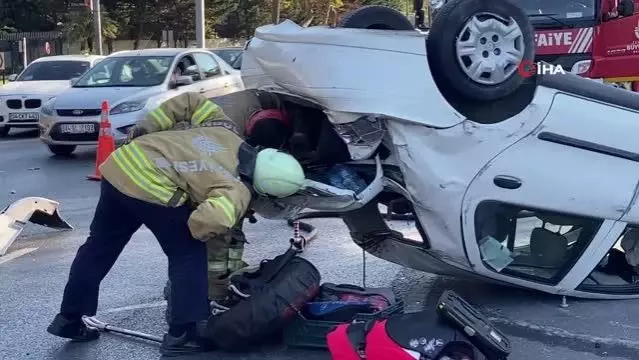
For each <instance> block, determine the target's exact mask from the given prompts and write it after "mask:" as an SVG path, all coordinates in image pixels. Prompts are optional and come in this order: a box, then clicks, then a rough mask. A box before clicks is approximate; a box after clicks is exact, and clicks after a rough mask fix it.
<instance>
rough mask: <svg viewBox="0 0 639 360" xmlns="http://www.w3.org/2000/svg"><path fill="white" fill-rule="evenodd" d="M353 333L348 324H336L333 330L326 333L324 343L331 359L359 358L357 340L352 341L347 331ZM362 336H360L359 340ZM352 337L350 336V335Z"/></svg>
mask: <svg viewBox="0 0 639 360" xmlns="http://www.w3.org/2000/svg"><path fill="white" fill-rule="evenodd" d="M349 329H350V331H351V333H353V329H352V328H351V325H350V324H341V325H338V326H337V327H336V328H335V329H334V330H332V331H331V332H329V333H328V334H327V335H326V343H327V345H328V350H329V351H330V353H331V359H332V360H361V359H362V357H361V356H360V353H359V349H358V348H359V346H360V344H359V342H356V341H353V340H352V339H350V338H349V336H348V331H349ZM365 336H366V334H365V333H364V336H360V337H361V340H363V339H364V337H365ZM351 337H352V336H351Z"/></svg>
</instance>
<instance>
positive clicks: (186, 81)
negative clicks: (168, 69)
mask: <svg viewBox="0 0 639 360" xmlns="http://www.w3.org/2000/svg"><path fill="white" fill-rule="evenodd" d="M193 82H194V81H193V78H192V77H191V76H187V75H182V76H178V77H176V78H175V80H174V81H172V82H171V83H170V85H169V87H170V88H171V89H177V88H179V87H181V86H186V85H191V84H193Z"/></svg>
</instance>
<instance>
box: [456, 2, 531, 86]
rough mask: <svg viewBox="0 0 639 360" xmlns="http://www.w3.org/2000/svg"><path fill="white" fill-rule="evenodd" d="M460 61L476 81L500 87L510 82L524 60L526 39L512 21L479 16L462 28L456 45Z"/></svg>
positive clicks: (483, 15) (491, 15)
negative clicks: (508, 80) (505, 82)
mask: <svg viewBox="0 0 639 360" xmlns="http://www.w3.org/2000/svg"><path fill="white" fill-rule="evenodd" d="M455 45H456V46H455V48H456V52H457V61H458V63H459V65H460V66H461V68H462V70H463V71H464V72H465V73H466V75H468V77H469V78H470V79H472V80H473V81H475V82H477V83H479V84H484V85H497V84H500V83H502V82H504V81H506V80H507V79H508V78H510V77H511V76H512V75H513V74H514V73H515V72H516V71H517V67H518V66H519V64H520V63H521V61H522V59H523V56H524V50H525V49H524V39H523V34H522V32H521V29H520V27H519V25H517V23H516V22H515V21H514V20H513V19H512V18H511V19H508V20H505V19H503V18H501V17H499V16H497V15H495V14H477V15H475V16H473V17H472V18H470V20H468V21H467V22H466V24H465V25H464V27H463V28H462V30H461V32H460V33H459V35H458V37H457V42H456V44H455Z"/></svg>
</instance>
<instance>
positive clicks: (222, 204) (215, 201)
mask: <svg viewBox="0 0 639 360" xmlns="http://www.w3.org/2000/svg"><path fill="white" fill-rule="evenodd" d="M206 201H208V202H209V203H211V204H212V205H213V206H215V207H218V208H220V209H222V211H224V214H225V215H226V218H227V219H228V220H229V224H230V225H231V226H232V225H235V207H234V206H233V203H231V201H229V199H227V198H225V197H224V196H220V197H214V198H208V199H206Z"/></svg>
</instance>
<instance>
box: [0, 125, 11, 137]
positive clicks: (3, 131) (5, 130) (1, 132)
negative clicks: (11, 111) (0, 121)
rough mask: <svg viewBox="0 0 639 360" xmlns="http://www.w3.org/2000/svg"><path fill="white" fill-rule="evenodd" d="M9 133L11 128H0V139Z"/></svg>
mask: <svg viewBox="0 0 639 360" xmlns="http://www.w3.org/2000/svg"><path fill="white" fill-rule="evenodd" d="M9 131H11V128H10V127H9V126H3V127H0V137H5V136H7V135H9Z"/></svg>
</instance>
